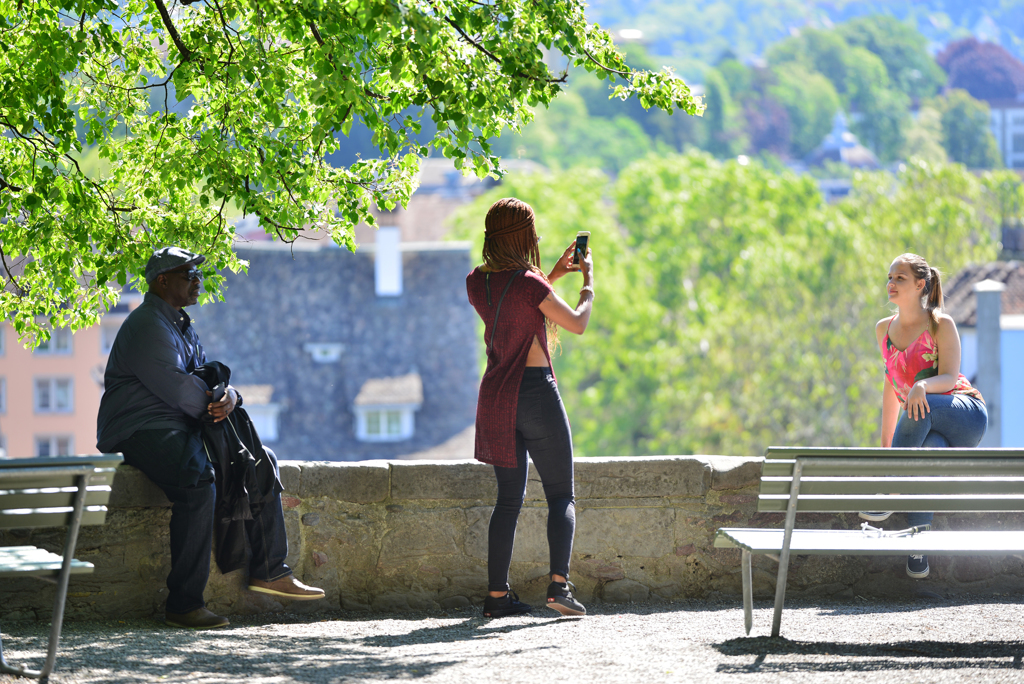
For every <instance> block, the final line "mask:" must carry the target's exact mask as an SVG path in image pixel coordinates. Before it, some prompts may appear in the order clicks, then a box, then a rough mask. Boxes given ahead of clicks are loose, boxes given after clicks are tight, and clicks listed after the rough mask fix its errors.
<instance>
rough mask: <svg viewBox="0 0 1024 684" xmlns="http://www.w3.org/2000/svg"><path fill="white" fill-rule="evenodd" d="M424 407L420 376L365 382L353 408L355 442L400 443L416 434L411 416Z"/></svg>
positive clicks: (413, 374) (375, 379)
mask: <svg viewBox="0 0 1024 684" xmlns="http://www.w3.org/2000/svg"><path fill="white" fill-rule="evenodd" d="M422 404H423V381H422V380H421V379H420V376H419V373H415V372H413V373H409V374H408V375H402V376H399V377H392V378H374V379H372V380H367V381H366V382H365V383H364V384H363V386H362V388H361V389H360V390H359V394H358V395H357V396H356V400H355V405H354V406H353V407H352V408H353V409H354V412H355V414H356V439H358V440H360V441H362V442H400V441H402V440H404V439H409V438H410V437H412V436H413V433H414V432H415V431H416V422H415V417H414V415H413V414H414V413H415V412H416V411H418V410H419V409H420V406H422Z"/></svg>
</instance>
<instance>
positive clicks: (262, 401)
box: [235, 385, 274, 406]
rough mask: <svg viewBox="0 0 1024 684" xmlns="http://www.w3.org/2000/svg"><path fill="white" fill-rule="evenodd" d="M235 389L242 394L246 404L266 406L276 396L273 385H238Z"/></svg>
mask: <svg viewBox="0 0 1024 684" xmlns="http://www.w3.org/2000/svg"><path fill="white" fill-rule="evenodd" d="M235 389H236V390H238V393H239V394H241V395H242V400H243V402H244V403H245V405H246V406H265V405H266V404H269V403H270V398H271V397H272V396H274V386H273V385H238V386H237V387H235Z"/></svg>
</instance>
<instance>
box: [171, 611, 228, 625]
mask: <svg viewBox="0 0 1024 684" xmlns="http://www.w3.org/2000/svg"><path fill="white" fill-rule="evenodd" d="M164 622H166V623H167V624H169V625H170V626H171V627H184V628H185V629H217V628H218V627H227V626H228V625H230V624H231V623H230V622H228V619H227V618H226V617H221V616H220V615H217V614H216V613H214V612H213V611H210V610H207V609H206V608H196V609H195V610H190V611H189V612H187V613H167V614H166V615H165V616H164Z"/></svg>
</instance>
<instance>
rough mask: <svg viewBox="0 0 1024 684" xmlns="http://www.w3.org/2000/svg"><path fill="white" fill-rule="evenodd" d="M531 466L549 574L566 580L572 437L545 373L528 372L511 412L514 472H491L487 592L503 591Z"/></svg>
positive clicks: (572, 521)
mask: <svg viewBox="0 0 1024 684" xmlns="http://www.w3.org/2000/svg"><path fill="white" fill-rule="evenodd" d="M527 453H529V455H530V460H532V461H533V464H534V465H535V466H536V467H537V473H538V474H539V475H540V479H541V482H542V483H543V485H544V497H545V498H546V499H547V501H548V553H549V555H550V562H551V566H550V567H551V570H550V572H551V574H553V575H564V576H565V577H568V576H569V557H570V556H571V555H572V538H573V535H574V534H575V532H576V498H575V495H574V490H573V469H572V433H571V432H570V430H569V418H568V417H567V416H566V415H565V407H564V406H562V398H561V396H560V395H559V394H558V385H556V384H555V379H554V377H552V375H551V369H550V368H527V369H526V371H525V372H524V373H523V382H522V385H520V387H519V402H518V405H517V409H516V462H517V465H516V467H515V468H500V467H498V466H495V468H494V475H495V477H496V478H497V479H498V501H497V503H496V504H495V505H494V511H493V512H492V513H491V522H490V527H489V528H488V534H487V589H488V590H489V591H508V588H509V587H508V568H509V565H510V564H511V563H512V545H513V543H514V542H515V539H516V524H517V522H518V521H519V511H520V510H521V509H522V507H523V500H524V499H525V498H526V477H527V473H528V468H529V464H528V461H527V458H526V455H527Z"/></svg>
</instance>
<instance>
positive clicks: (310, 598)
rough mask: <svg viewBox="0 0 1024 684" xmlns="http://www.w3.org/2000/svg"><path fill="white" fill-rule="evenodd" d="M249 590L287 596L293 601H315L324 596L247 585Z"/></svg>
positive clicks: (282, 596)
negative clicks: (290, 592)
mask: <svg viewBox="0 0 1024 684" xmlns="http://www.w3.org/2000/svg"><path fill="white" fill-rule="evenodd" d="M249 591H258V592H259V593H261V594H270V595H271V596H280V597H281V598H288V599H292V600H294V601H316V600H318V599H322V598H324V594H289V593H287V592H284V591H274V590H273V589H266V588H264V587H255V586H252V585H249Z"/></svg>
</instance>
